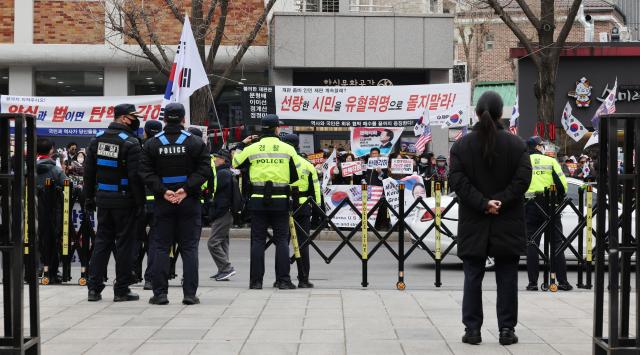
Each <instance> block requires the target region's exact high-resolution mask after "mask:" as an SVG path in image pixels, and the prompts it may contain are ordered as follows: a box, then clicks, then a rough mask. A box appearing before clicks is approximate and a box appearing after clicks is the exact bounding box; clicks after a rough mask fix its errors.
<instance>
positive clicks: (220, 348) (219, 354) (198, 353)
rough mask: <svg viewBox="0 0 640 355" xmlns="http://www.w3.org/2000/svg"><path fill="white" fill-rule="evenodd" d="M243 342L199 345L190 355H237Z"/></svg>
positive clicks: (218, 342)
mask: <svg viewBox="0 0 640 355" xmlns="http://www.w3.org/2000/svg"><path fill="white" fill-rule="evenodd" d="M242 343H243V342H242V341H216V342H205V343H199V344H198V345H197V346H196V347H195V349H193V351H192V352H191V354H190V355H211V354H216V355H237V354H238V353H239V352H240V348H242Z"/></svg>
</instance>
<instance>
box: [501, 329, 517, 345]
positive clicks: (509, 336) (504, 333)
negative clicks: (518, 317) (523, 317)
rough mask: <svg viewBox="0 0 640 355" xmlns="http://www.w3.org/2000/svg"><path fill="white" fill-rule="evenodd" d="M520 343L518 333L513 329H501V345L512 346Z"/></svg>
mask: <svg viewBox="0 0 640 355" xmlns="http://www.w3.org/2000/svg"><path fill="white" fill-rule="evenodd" d="M517 342H518V337H517V336H516V331H515V330H514V329H513V328H502V329H500V345H511V344H516V343H517Z"/></svg>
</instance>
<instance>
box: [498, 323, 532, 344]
mask: <svg viewBox="0 0 640 355" xmlns="http://www.w3.org/2000/svg"><path fill="white" fill-rule="evenodd" d="M489 332H491V334H492V335H493V336H494V337H495V338H496V339H498V338H499V337H500V331H499V330H498V329H497V328H495V329H494V328H489ZM516 335H517V336H518V342H519V343H520V344H541V343H544V340H542V339H541V338H540V337H539V336H538V335H537V334H536V333H534V332H533V331H532V330H531V329H527V328H525V327H516Z"/></svg>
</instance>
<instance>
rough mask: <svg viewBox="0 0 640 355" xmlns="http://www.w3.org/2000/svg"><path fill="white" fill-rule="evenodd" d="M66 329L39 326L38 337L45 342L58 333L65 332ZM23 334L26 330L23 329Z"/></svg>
mask: <svg viewBox="0 0 640 355" xmlns="http://www.w3.org/2000/svg"><path fill="white" fill-rule="evenodd" d="M66 330H67V329H66V328H65V329H62V328H41V329H40V338H41V341H42V343H46V342H47V341H49V340H51V339H53V338H55V337H57V336H58V335H60V334H62V333H63V332H65V331H66ZM25 334H29V333H28V332H27V331H25Z"/></svg>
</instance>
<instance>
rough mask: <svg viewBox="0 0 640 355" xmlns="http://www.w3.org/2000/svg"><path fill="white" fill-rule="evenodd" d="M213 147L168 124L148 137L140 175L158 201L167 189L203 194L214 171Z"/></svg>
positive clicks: (181, 128) (143, 151)
mask: <svg viewBox="0 0 640 355" xmlns="http://www.w3.org/2000/svg"><path fill="white" fill-rule="evenodd" d="M210 164H211V157H210V155H209V150H208V149H207V146H206V145H205V144H204V141H203V140H202V139H201V138H200V137H195V136H193V135H191V134H190V133H188V132H186V131H184V129H183V127H182V126H180V125H176V124H168V125H167V126H165V128H164V131H163V132H160V133H159V134H157V135H156V136H155V137H153V138H150V139H148V140H147V141H146V142H145V144H144V147H143V149H142V161H141V164H140V176H141V177H142V180H143V181H144V183H145V185H146V186H147V187H148V188H149V190H151V192H153V195H154V198H155V200H156V202H157V201H159V200H164V193H165V192H166V191H167V190H171V191H177V190H179V189H180V188H184V190H185V191H186V192H187V195H188V196H193V197H196V198H197V197H199V196H200V189H201V186H202V184H204V182H205V181H207V179H209V177H210V176H211V175H212V172H211V165H210Z"/></svg>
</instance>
